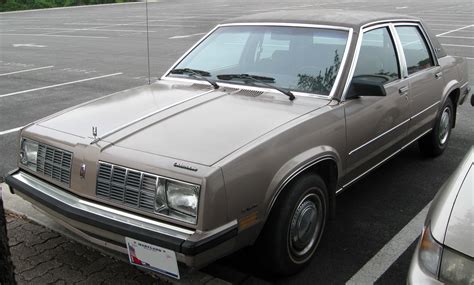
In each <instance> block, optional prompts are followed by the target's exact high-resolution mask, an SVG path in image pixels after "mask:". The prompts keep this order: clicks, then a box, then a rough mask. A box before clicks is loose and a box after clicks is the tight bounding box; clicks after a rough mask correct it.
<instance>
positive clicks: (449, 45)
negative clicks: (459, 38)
mask: <svg viewBox="0 0 474 285" xmlns="http://www.w3.org/2000/svg"><path fill="white" fill-rule="evenodd" d="M441 45H442V46H448V47H467V48H474V46H468V45H453V44H441Z"/></svg>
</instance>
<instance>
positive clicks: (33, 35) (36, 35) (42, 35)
mask: <svg viewBox="0 0 474 285" xmlns="http://www.w3.org/2000/svg"><path fill="white" fill-rule="evenodd" d="M0 36H29V37H59V38H90V39H108V38H109V37H96V36H72V35H51V34H49V35H48V34H9V33H2V34H0Z"/></svg>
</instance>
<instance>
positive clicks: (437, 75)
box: [435, 71, 443, 79]
mask: <svg viewBox="0 0 474 285" xmlns="http://www.w3.org/2000/svg"><path fill="white" fill-rule="evenodd" d="M442 76H443V72H441V71H440V72H438V73H436V74H435V78H436V79H440V78H441V77H442Z"/></svg>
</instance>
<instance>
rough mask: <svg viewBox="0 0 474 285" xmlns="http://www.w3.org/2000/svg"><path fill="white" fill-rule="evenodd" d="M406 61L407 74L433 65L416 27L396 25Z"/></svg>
mask: <svg viewBox="0 0 474 285" xmlns="http://www.w3.org/2000/svg"><path fill="white" fill-rule="evenodd" d="M396 29H397V32H398V36H399V37H400V41H401V42H402V46H403V52H404V53H405V59H406V61H407V67H408V74H412V73H415V72H417V71H420V70H423V69H425V68H428V67H430V66H433V60H432V59H431V56H430V53H429V52H428V47H427V45H426V42H425V40H424V37H423V36H422V34H421V33H420V30H419V28H418V27H413V26H410V27H396Z"/></svg>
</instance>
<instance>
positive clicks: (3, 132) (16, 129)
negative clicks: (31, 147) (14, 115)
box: [0, 126, 24, 136]
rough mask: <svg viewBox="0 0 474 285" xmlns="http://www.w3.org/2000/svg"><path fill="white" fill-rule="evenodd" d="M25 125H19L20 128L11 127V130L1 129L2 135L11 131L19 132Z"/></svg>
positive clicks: (0, 134) (0, 133)
mask: <svg viewBox="0 0 474 285" xmlns="http://www.w3.org/2000/svg"><path fill="white" fill-rule="evenodd" d="M23 127H24V126H21V127H18V128H14V129H10V130H6V131H1V132H0V136H3V135H6V134H9V133H14V132H17V131H19V130H21V129H22V128H23Z"/></svg>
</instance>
